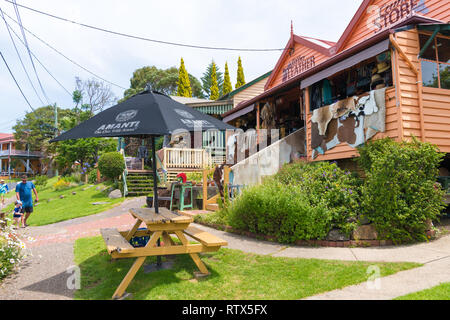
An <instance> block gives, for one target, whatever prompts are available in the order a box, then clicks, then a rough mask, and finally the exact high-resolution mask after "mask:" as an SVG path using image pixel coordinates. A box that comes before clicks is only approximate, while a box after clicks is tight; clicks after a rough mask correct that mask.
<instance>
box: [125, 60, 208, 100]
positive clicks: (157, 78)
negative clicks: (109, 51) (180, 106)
mask: <svg viewBox="0 0 450 320" xmlns="http://www.w3.org/2000/svg"><path fill="white" fill-rule="evenodd" d="M177 81H178V69H177V68H176V67H172V68H169V69H165V70H163V69H158V68H157V67H155V66H151V67H142V68H139V69H137V70H136V71H134V72H133V77H132V78H131V79H130V88H129V89H127V90H125V93H124V98H122V99H121V100H119V102H123V101H125V100H126V99H128V98H130V97H131V96H133V95H135V94H137V93H139V92H141V91H144V90H145V88H146V87H147V84H148V85H150V87H151V88H152V90H156V91H159V92H161V93H164V94H167V95H176V93H177V87H178V84H177ZM189 81H190V83H191V88H192V95H193V96H194V97H197V98H204V97H205V96H204V94H203V89H202V87H201V84H200V82H199V81H198V79H196V78H195V77H194V76H192V75H190V74H189Z"/></svg>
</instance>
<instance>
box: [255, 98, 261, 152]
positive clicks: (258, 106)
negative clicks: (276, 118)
mask: <svg viewBox="0 0 450 320" xmlns="http://www.w3.org/2000/svg"><path fill="white" fill-rule="evenodd" d="M260 127H261V125H260V105H259V103H258V104H257V106H256V139H257V140H256V141H257V144H259V141H260V139H259V129H260Z"/></svg>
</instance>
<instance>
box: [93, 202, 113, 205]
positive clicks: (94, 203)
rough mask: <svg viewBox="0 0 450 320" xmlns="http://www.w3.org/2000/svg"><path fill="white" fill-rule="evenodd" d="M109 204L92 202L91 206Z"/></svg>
mask: <svg viewBox="0 0 450 320" xmlns="http://www.w3.org/2000/svg"><path fill="white" fill-rule="evenodd" d="M108 203H109V202H92V203H91V204H92V205H93V206H99V205H102V204H108Z"/></svg>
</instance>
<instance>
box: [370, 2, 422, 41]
mask: <svg viewBox="0 0 450 320" xmlns="http://www.w3.org/2000/svg"><path fill="white" fill-rule="evenodd" d="M414 11H416V12H420V13H427V12H428V8H427V6H426V4H425V0H395V1H391V2H389V3H388V4H386V5H383V6H381V7H380V6H370V7H369V8H368V9H367V12H368V13H369V14H371V13H372V14H375V19H370V21H368V22H369V23H368V27H369V28H370V29H374V32H375V33H378V32H380V31H381V30H384V29H386V28H388V27H390V26H391V25H394V24H396V23H397V22H399V21H401V20H403V19H405V18H407V17H409V16H411V15H412V13H413V12H414Z"/></svg>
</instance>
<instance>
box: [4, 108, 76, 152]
mask: <svg viewBox="0 0 450 320" xmlns="http://www.w3.org/2000/svg"><path fill="white" fill-rule="evenodd" d="M57 112H58V127H59V126H60V124H61V119H62V118H64V117H65V116H67V115H68V114H70V113H71V111H70V110H67V109H61V108H59V107H57ZM57 129H58V128H55V106H46V107H41V108H38V109H36V110H35V111H34V112H29V113H27V114H26V115H25V117H24V118H23V119H19V120H17V122H16V125H15V126H14V127H13V130H14V138H15V139H16V141H17V144H18V146H17V147H18V148H19V149H20V148H25V144H26V143H28V144H29V145H30V150H32V151H33V150H35V151H42V152H45V151H47V150H48V149H49V148H50V149H51V147H52V145H51V144H49V142H48V141H49V140H50V139H52V138H54V137H55V132H56V131H57Z"/></svg>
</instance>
